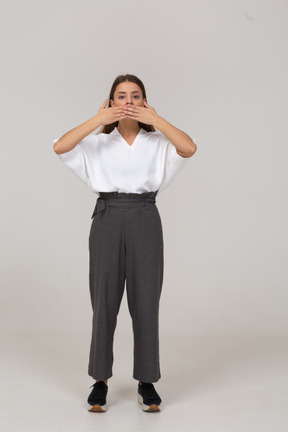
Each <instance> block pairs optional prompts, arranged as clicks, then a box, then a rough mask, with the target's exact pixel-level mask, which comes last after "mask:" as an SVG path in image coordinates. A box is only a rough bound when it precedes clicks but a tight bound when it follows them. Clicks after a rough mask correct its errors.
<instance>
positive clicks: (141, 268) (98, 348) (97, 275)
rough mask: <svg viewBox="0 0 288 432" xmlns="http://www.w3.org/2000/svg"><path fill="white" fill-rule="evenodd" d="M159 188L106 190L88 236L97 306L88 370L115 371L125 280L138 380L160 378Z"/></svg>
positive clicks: (97, 374)
mask: <svg viewBox="0 0 288 432" xmlns="http://www.w3.org/2000/svg"><path fill="white" fill-rule="evenodd" d="M157 192H158V191H156V192H145V193H142V194H136V193H124V192H101V193H100V194H99V198H98V200H97V205H96V207H95V210H94V213H93V215H92V218H93V221H92V224H91V229H90V235H89V283H90V296H91V303H92V309H93V319H92V338H91V345H90V356H89V366H88V374H89V375H90V376H91V377H93V378H94V379H95V380H106V379H108V378H110V377H111V376H112V375H113V374H112V366H113V360H114V357H113V338H114V332H115V328H116V323H117V315H118V312H119V308H120V304H121V300H122V297H123V292H124V284H125V281H126V290H127V300H128V308H129V313H130V315H131V318H132V327H133V341H134V368H133V378H134V379H136V380H138V381H141V382H157V381H158V380H159V379H160V377H161V374H160V361H159V301H160V295H161V289H162V282H163V258H164V256H163V232H162V223H161V218H160V214H159V212H158V208H157V206H156V204H155V202H156V195H157Z"/></svg>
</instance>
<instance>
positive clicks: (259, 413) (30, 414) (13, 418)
mask: <svg viewBox="0 0 288 432" xmlns="http://www.w3.org/2000/svg"><path fill="white" fill-rule="evenodd" d="M88 337H89V334H88V335H87V334H85V335H84V334H80V333H79V334H76V335H75V334H74V335H73V334H71V333H69V332H67V331H66V332H64V331H62V332H61V331H59V332H55V333H54V334H53V332H51V331H41V332H40V331H38V332H33V333H31V332H29V331H24V330H22V331H21V332H19V331H18V332H15V331H14V332H13V331H11V332H10V333H9V332H8V333H6V334H5V335H2V339H1V351H2V355H1V372H0V373H1V400H0V402H1V416H0V428H1V431H5V432H12V431H13V432H16V431H17V432H18V431H21V432H33V431H37V432H39V431H41V432H46V431H51V432H52V431H53V432H56V431H61V432H64V431H69V432H74V431H77V432H79V431H81V432H83V431H87V432H89V431H91V432H92V431H93V432H95V431H96V430H102V431H106V430H107V431H108V430H109V431H112V430H117V431H118V432H119V431H121V430H123V431H124V430H125V431H135V430H137V431H144V430H145V431H147V430H149V431H157V432H162V431H163V432H164V431H166V432H167V431H173V432H174V431H175V430H176V431H177V429H178V431H180V430H181V431H186V430H188V429H189V430H193V431H197V432H200V431H203V432H210V431H211V432H212V431H213V432H228V431H229V432H258V431H259V432H266V431H267V432H268V431H269V432H280V431H281V432H287V430H288V391H287V389H288V368H287V365H288V344H287V342H288V337H285V336H273V335H270V336H267V335H266V336H265V335H262V336H259V335H258V336H251V335H250V336H247V335H246V336H245V335H240V336H239V335H238V336H236V335H234V336H232V335H226V336H225V335H193V334H192V335H183V334H182V335H181V334H173V335H171V334H170V335H165V334H164V335H163V334H162V335H160V352H161V357H160V364H161V374H162V376H161V379H160V380H159V381H158V382H157V383H154V385H155V388H156V390H157V391H158V393H159V394H160V396H161V398H162V404H161V411H160V412H159V413H145V412H143V411H142V410H141V408H140V406H138V403H137V383H138V382H137V381H136V380H134V379H133V378H132V368H133V364H132V340H131V335H128V334H124V333H120V334H119V333H118V334H117V336H116V335H115V341H114V366H113V377H111V378H110V380H108V387H109V390H108V398H107V411H106V412H105V413H90V412H88V410H87V407H88V405H87V404H86V399H87V397H88V394H89V393H90V391H91V389H90V388H89V387H90V386H91V385H92V384H93V383H94V380H93V378H91V377H89V376H88V375H87V372H86V371H87V356H88V348H89V339H88ZM162 357H163V359H162ZM100 428H101V429H100Z"/></svg>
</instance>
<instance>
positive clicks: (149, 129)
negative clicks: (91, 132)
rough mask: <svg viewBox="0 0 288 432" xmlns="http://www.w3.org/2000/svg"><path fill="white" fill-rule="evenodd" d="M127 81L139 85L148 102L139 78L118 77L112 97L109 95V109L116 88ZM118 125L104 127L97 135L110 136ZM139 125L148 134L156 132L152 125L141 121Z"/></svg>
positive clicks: (116, 123)
mask: <svg viewBox="0 0 288 432" xmlns="http://www.w3.org/2000/svg"><path fill="white" fill-rule="evenodd" d="M125 81H129V82H133V83H135V84H137V85H138V86H139V87H140V89H141V91H142V95H143V98H146V100H147V97H146V91H145V87H144V84H143V82H142V81H141V80H140V79H139V78H138V77H136V76H135V75H129V74H126V75H118V76H117V78H115V80H114V82H113V84H112V87H111V90H110V95H109V99H108V108H109V107H111V99H112V100H114V93H115V90H116V87H117V86H118V84H121V83H122V82H125ZM118 123H119V121H116V122H114V123H110V124H107V125H104V126H102V128H101V129H100V130H99V132H97V134H100V133H106V134H109V133H110V132H112V131H113V129H114V128H115V127H117V126H118ZM138 125H139V127H141V128H143V129H145V130H146V131H147V132H155V128H154V127H153V126H152V125H148V124H145V123H141V122H139V121H138Z"/></svg>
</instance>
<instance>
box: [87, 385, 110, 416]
mask: <svg viewBox="0 0 288 432" xmlns="http://www.w3.org/2000/svg"><path fill="white" fill-rule="evenodd" d="M91 387H93V390H92V391H91V393H90V395H89V396H88V399H87V402H88V403H89V404H90V405H92V408H90V409H89V411H90V412H104V411H106V396H107V392H108V386H107V384H105V382H104V381H97V382H95V384H93V385H92V386H91ZM91 387H90V388H91Z"/></svg>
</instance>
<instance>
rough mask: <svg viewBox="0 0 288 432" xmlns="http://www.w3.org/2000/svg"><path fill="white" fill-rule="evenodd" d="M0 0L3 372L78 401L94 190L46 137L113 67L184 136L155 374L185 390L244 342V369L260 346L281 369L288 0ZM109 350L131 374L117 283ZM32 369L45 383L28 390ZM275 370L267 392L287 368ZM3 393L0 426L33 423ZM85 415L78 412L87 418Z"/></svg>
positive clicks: (162, 208) (126, 318)
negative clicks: (188, 152) (189, 149)
mask: <svg viewBox="0 0 288 432" xmlns="http://www.w3.org/2000/svg"><path fill="white" fill-rule="evenodd" d="M2 9H4V13H2V14H1V36H2V37H1V52H2V61H3V63H2V64H3V66H2V71H1V75H2V79H1V95H2V97H1V99H2V104H1V124H2V127H1V141H2V144H1V149H2V150H1V185H2V187H1V190H2V193H1V246H2V247H1V254H2V256H1V263H2V271H1V279H2V280H1V344H2V346H3V347H5V349H4V352H5V355H4V356H3V359H2V361H3V365H2V367H1V374H2V375H3V378H2V382H4V383H5V385H7V388H9V389H10V390H11V385H12V386H13V389H14V391H16V389H15V387H16V384H17V383H18V385H21V383H22V385H21V387H22V392H23V393H22V395H23V396H24V399H26V401H27V400H29V401H31V402H30V403H31V410H32V399H30V396H31V395H32V394H33V397H36V398H39V400H47V399H48V400H50V399H49V398H51V401H52V400H54V399H53V398H55V393H54V390H55V388H54V387H53V386H56V394H57V391H58V392H59V391H60V393H58V397H59V398H60V399H61V398H63V400H62V399H61V401H60V402H59V404H58V402H57V409H56V412H57V413H58V414H59V415H60V406H61V403H62V409H63V404H65V403H66V402H65V398H66V397H69V395H70V396H71V392H72V394H73V397H74V398H75V400H74V404H75V407H74V408H73V410H74V411H75V410H77V407H79V400H80V401H81V403H82V401H85V398H86V393H87V389H88V386H89V385H91V384H92V383H93V382H94V381H93V379H92V378H91V377H88V375H87V367H88V353H89V344H90V337H91V320H92V309H91V304H90V297H89V286H88V265H89V255H88V236H89V230H90V226H91V215H92V212H93V209H94V206H95V203H96V199H97V196H96V194H94V193H93V192H92V191H91V190H90V189H89V188H88V187H87V186H86V185H85V184H84V183H83V182H81V180H79V179H78V178H77V177H76V176H75V175H74V174H73V173H72V172H71V171H70V170H69V169H68V168H67V167H65V166H64V164H62V162H61V161H60V159H59V158H58V156H57V155H56V153H54V151H53V142H52V141H53V139H55V138H57V137H59V136H62V135H63V134H64V133H66V132H67V131H68V130H71V129H72V128H74V127H76V126H78V125H80V124H82V123H83V122H85V121H86V120H88V119H90V118H91V117H93V116H94V115H96V114H97V112H98V110H99V108H100V106H101V105H102V103H103V102H104V100H105V98H108V97H109V91H110V88H111V85H112V82H113V81H114V79H115V78H116V76H117V75H119V74H126V73H129V74H135V75H137V76H138V77H139V78H140V79H141V80H142V81H143V83H144V85H145V87H146V92H147V102H148V104H149V105H151V106H152V107H154V108H155V110H156V112H157V113H158V114H159V115H160V116H161V117H163V118H165V119H166V120H167V121H169V122H170V123H172V124H173V125H174V126H176V127H178V128H179V129H181V130H183V131H185V132H186V133H188V134H189V135H190V136H191V137H194V138H195V139H196V142H197V152H196V153H195V155H194V156H193V157H192V160H191V161H190V162H188V164H187V165H186V166H185V167H184V168H183V169H182V170H181V171H180V173H179V174H178V175H177V176H176V178H175V179H174V180H173V182H172V183H171V184H170V185H169V186H168V187H167V188H166V189H165V190H164V191H163V192H162V193H161V194H159V195H158V197H157V202H156V204H157V207H158V209H159V212H160V215H161V219H162V226H163V234H164V260H165V261H164V282H163V288H162V295H161V301H160V353H161V356H160V362H161V367H162V377H163V379H162V383H160V381H159V385H160V386H161V385H163V386H164V384H163V382H164V380H165V381H166V382H167V381H169V380H171V379H172V380H173V379H174V380H175V382H176V381H179V380H180V382H182V383H185V386H186V387H185V391H186V395H187V397H189V394H190V393H189V392H190V391H193V389H192V390H191V388H194V389H195V388H196V389H197V391H199V389H201V388H202V389H203V386H204V387H205V386H208V385H209V384H208V383H209V380H210V379H211V380H212V381H213V379H214V380H215V379H216V378H215V375H214V372H215V374H216V375H217V377H219V385H220V382H221V379H223V374H224V375H225V373H226V372H227V370H230V368H231V367H232V366H231V365H233V367H234V365H238V364H241V362H242V361H244V359H246V358H249V359H250V360H251V361H252V364H253V365H254V366H255V370H254V369H253V372H255V371H256V370H257V367H259V362H260V364H261V361H263V362H265V361H267V358H270V359H271V358H272V357H271V356H273V353H274V354H275V353H278V354H279V356H277V358H276V357H275V359H274V357H273V359H274V360H275V362H276V363H275V364H276V367H275V369H276V370H277V368H278V370H279V367H280V368H281V365H283V364H284V363H285V362H287V325H288V315H287V244H288V243H287V240H288V238H287V218H288V214H287V75H288V71H287V55H286V53H287V36H288V35H287V33H288V32H287V3H286V2H285V1H281V0H277V1H273V2H272V1H260V0H254V1H244V0H242V1H240V0H235V1H233V2H231V1H228V0H219V1H213V0H204V1H203V0H202V1H200V0H194V1H190V2H186V1H183V0H180V1H177V2H174V1H173V2H172V1H167V0H166V1H163V0H161V1H151V0H146V1H145V2H141V3H140V2H135V1H128V0H125V1H124V2H118V1H114V0H113V1H112V0H111V1H107V2H95V1H88V0H86V1H85V0H84V1H81V2H77V1H71V0H70V1H68V0H67V1H63V0H60V1H57V2H54V1H51V2H43V1H37V2H36V1H35V0H31V1H25V2H20V1H19V0H17V1H15V2H13V3H8V2H4V3H3V5H2ZM257 344H258V345H257ZM255 347H256V349H255ZM285 347H286V348H285ZM254 349H255V351H254ZM285 349H286V351H285ZM279 350H280V351H279ZM281 350H283V351H281ZM114 351H115V360H114V376H113V378H112V379H113V380H114V383H115V382H123V383H127V382H128V381H129V380H130V382H131V384H132V385H135V382H133V379H132V358H133V337H132V322H131V318H130V315H129V311H128V307H127V297H126V292H124V296H123V299H122V304H121V308H120V312H119V315H118V324H117V328H116V332H115V339H114ZM247 356H248V357H247ZM267 356H268V357H267ZM285 356H286V359H285ZM210 359H213V360H211V361H210ZM235 369H237V367H236V368H235ZM233 370H234V369H233ZM258 370H259V369H258ZM172 371H173V372H172ZM251 373H252V372H251ZM32 376H33V377H34V379H35V380H36V381H37V382H38V383H41V382H43V379H44V380H48V381H49V382H50V384H49V385H50V387H49V386H48V387H47V386H44V387H35V392H33V389H34V387H33V385H32V384H31V379H30V378H31V377H32ZM35 377H36V378H35ZM274 378H275V379H276V381H277V384H275V382H276V381H273V383H274V384H271V390H272V392H273V391H275V390H276V388H278V387H277V385H278V384H279V385H280V386H281V385H282V383H284V382H286V383H287V373H286V376H285V378H284V377H283V376H282V375H281V376H280V375H279V376H278V377H275V376H274ZM112 379H111V382H112ZM216 380H217V379H216ZM285 380H286V381H285ZM217 382H218V381H217ZM28 383H30V385H32V387H29V385H28ZM189 383H190V384H191V388H190V387H189ZM111 385H112V384H111ZM114 385H116V384H114ZM35 386H36V384H35ZM36 388H37V391H36ZM47 388H48V390H47ZM163 388H164V387H163ZM206 388H207V387H206ZM40 389H42V390H40ZM59 389H60V390H59ZM10 390H9V391H10ZM61 391H62V393H61ZM169 391H170V390H169ZM255 392H257V391H256V390H255ZM12 393H13V390H12ZM12 393H11V399H9V397H10V396H9V397H5V396H4V403H7V404H8V402H9V404H8V406H9V407H10V408H7V410H5V412H3V416H2V421H3V424H4V426H5V427H6V430H11V431H12V430H13V431H14V430H17V427H18V426H19V425H20V424H21V428H22V429H21V430H22V431H24V430H29V431H32V430H34V427H35V430H36V429H37V430H39V429H38V426H39V425H38V424H37V423H34V422H33V421H30V419H31V418H32V417H31V418H30V417H29V414H27V412H28V413H29V412H30V411H29V409H28V410H24V409H23V416H24V417H23V418H24V420H23V418H22V423H20V420H19V419H15V418H14V419H13V420H11V419H12V401H13V398H12ZM35 393H36V395H35ZM5 394H6V395H7V392H6V393H5ZM9 394H10V393H9ZM52 395H53V396H52ZM119 395H120V391H119ZM166 399H167V398H166ZM276 399H277V398H276ZM276 399H273V400H274V402H275V405H273V403H272V402H271V401H270V399H269V403H268V402H267V401H266V402H265V403H266V408H267V406H268V409H267V411H265V412H264V413H263V415H264V417H263V419H261V420H260V418H259V417H257V419H256V418H255V419H254V423H253V422H252V423H249V422H248V423H247V424H245V431H248V430H250V429H249V427H250V426H251V430H253V427H255V425H257V426H261V425H262V422H263V425H265V424H267V422H266V421H267V418H266V417H265V415H268V416H270V415H271V417H269V418H270V420H271V419H276V417H275V418H274V417H273V415H274V413H275V411H273V410H274V409H275V410H276V411H277V409H276V407H278V408H279V403H280V405H281V404H282V400H281V402H279V400H278V399H277V402H276ZM286 399H287V396H286ZM252 400H254V398H253V397H251V401H252ZM10 402H11V405H10ZM15 403H16V402H15ZM17 403H18V402H17ZM27 403H28V404H29V402H27ZM51 403H52V402H51ZM263 403H264V402H263ZM277 404H278V405H277ZM281 406H282V405H281ZM283 406H284V404H283ZM286 406H287V405H286ZM269 407H270V411H269ZM14 408H15V405H14ZM9 409H10V410H11V411H9ZM81 409H82V406H81ZM57 410H58V411H57ZM61 412H62V410H61ZM199 412H200V411H199ZM31 413H32V411H31ZM10 414H11V415H10ZM62 414H63V413H62ZM25 415H26V417H25ZM31 415H32V414H31ZM85 415H86V412H85ZM215 415H217V414H215ZM283 416H284V417H285V418H284V417H283ZM200 417H201V416H200ZM200 417H199V418H200ZM48 418H50V417H49V416H48ZM265 418H266V420H265ZM285 419H286V420H285ZM66 420H67V419H65V418H64V417H63V418H62V419H61V421H60V423H53V422H52V420H51V419H50V420H47V419H46V426H45V427H46V428H47V429H45V430H50V428H51V430H55V429H53V427H54V426H55V425H57V427H58V426H59V427H62V429H59V430H65V428H64V426H65V427H66V426H67V424H68V423H67V424H66ZM198 420H199V421H200V420H201V419H198ZM67 421H68V420H67ZM81 421H83V422H85V421H87V424H86V423H85V428H86V429H85V430H90V427H91V430H92V429H93V428H94V426H95V424H94V425H92V423H91V424H90V423H89V422H90V421H91V420H90V418H89V420H88V419H86V420H85V421H84V420H81ZM101 421H102V420H101ZM271 421H272V420H271ZM285 421H286V425H287V408H286V410H285V408H284V410H282V417H281V421H280V420H279V421H278V422H276V420H275V422H276V423H275V424H277V427H278V429H277V428H276V429H275V428H274V429H273V430H275V431H276V430H277V431H278V430H279V431H280V430H281V431H282V427H283V431H284V429H285V427H284V426H285ZM18 422H19V423H18ZM79 422H80V420H79ZM131 422H132V420H131ZM80 424H81V427H82V426H83V423H77V420H76V421H75V424H74V426H75V427H76V425H77V427H78V426H79V425H80ZM231 424H232V423H231ZM231 424H230V425H228V423H227V424H226V423H223V424H222V426H221V428H220V429H219V430H221V432H223V431H225V430H226V429H225V427H227V430H231ZM271 424H274V423H273V422H272V423H271ZM131 425H132V423H131ZM155 425H156V423H155ZM172 426H173V427H174V426H175V425H174V424H173V420H171V422H170V427H171V428H172ZM204 426H205V427H206V429H205V431H209V430H210V429H209V425H208V423H207V424H204V423H203V427H204ZM167 427H169V426H167ZM14 428H15V429H14ZM26 428H27V429H26ZM123 428H124V425H123ZM152 428H153V427H152ZM43 430H44V429H43ZM70 430H72V429H70ZM75 430H76V429H75ZM158 430H162V429H161V425H158ZM163 430H164V429H163ZM166 430H167V428H166ZM171 430H172V429H171ZM211 430H215V429H213V428H212V426H211ZM234 430H235V429H234ZM254 430H255V429H254ZM285 430H286V429H285Z"/></svg>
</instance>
